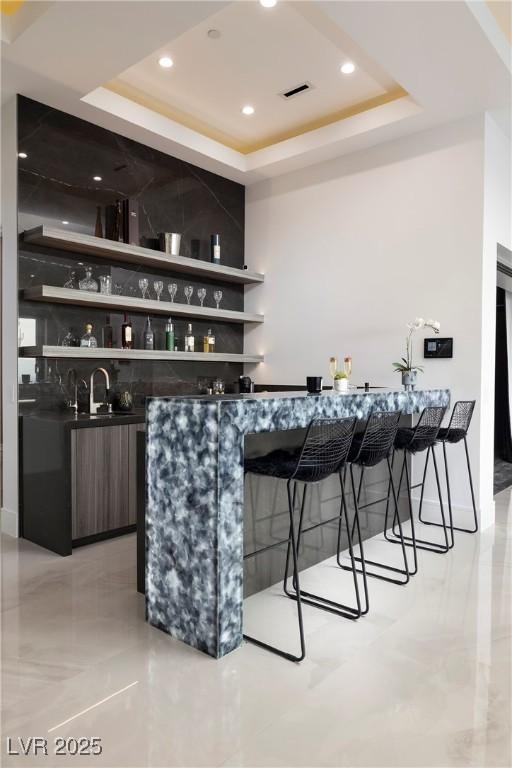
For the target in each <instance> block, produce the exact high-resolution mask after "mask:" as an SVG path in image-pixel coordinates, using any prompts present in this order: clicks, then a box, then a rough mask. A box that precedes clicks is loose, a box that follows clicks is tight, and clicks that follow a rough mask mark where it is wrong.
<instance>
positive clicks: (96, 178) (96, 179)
mask: <svg viewBox="0 0 512 768" xmlns="http://www.w3.org/2000/svg"><path fill="white" fill-rule="evenodd" d="M92 180H93V181H103V179H102V178H101V176H93V177H92Z"/></svg>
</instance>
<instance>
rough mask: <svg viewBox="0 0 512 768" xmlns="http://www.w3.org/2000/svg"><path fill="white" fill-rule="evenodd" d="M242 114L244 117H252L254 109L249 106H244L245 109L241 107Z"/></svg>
mask: <svg viewBox="0 0 512 768" xmlns="http://www.w3.org/2000/svg"><path fill="white" fill-rule="evenodd" d="M242 112H243V113H244V115H254V107H251V105H250V104H246V105H245V107H242Z"/></svg>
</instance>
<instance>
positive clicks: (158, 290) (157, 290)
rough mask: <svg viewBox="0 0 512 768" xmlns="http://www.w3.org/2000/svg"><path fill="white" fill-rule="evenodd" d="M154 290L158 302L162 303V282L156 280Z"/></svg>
mask: <svg viewBox="0 0 512 768" xmlns="http://www.w3.org/2000/svg"><path fill="white" fill-rule="evenodd" d="M153 288H154V289H155V293H156V300H157V301H160V296H161V295H162V291H163V289H164V284H163V282H162V280H155V282H154V283H153Z"/></svg>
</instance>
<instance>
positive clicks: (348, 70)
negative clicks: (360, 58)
mask: <svg viewBox="0 0 512 768" xmlns="http://www.w3.org/2000/svg"><path fill="white" fill-rule="evenodd" d="M340 70H341V72H342V73H343V74H344V75H351V74H352V72H355V70H356V65H355V64H354V63H353V62H351V61H346V62H345V63H344V64H342V65H341V67H340Z"/></svg>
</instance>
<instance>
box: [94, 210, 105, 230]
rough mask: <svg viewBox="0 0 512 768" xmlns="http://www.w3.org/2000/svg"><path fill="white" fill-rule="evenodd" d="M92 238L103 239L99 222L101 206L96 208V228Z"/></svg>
mask: <svg viewBox="0 0 512 768" xmlns="http://www.w3.org/2000/svg"><path fill="white" fill-rule="evenodd" d="M94 236H95V237H103V224H102V222H101V205H97V206H96V226H95V227H94Z"/></svg>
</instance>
